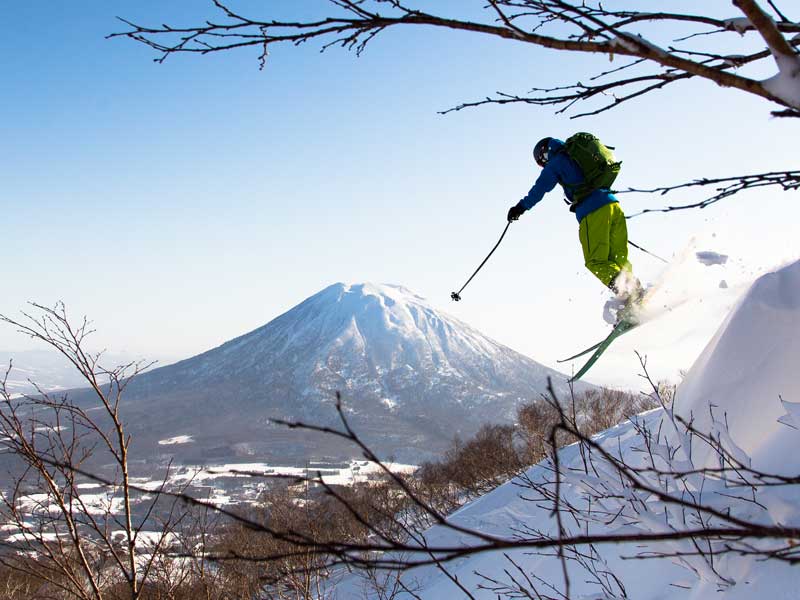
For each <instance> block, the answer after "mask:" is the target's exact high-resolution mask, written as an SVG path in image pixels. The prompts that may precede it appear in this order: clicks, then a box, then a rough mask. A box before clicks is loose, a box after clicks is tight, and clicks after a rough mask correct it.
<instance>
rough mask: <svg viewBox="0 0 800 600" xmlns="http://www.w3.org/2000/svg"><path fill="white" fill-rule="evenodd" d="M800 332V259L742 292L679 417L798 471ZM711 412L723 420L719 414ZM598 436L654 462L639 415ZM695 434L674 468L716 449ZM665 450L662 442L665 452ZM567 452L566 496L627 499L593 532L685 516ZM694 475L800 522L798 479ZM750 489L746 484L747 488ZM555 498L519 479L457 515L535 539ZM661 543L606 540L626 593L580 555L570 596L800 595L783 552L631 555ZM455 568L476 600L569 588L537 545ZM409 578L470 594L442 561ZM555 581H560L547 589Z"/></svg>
mask: <svg viewBox="0 0 800 600" xmlns="http://www.w3.org/2000/svg"><path fill="white" fill-rule="evenodd" d="M799 334H800V261H798V262H795V263H793V264H790V265H788V266H786V267H784V268H781V269H779V270H778V271H776V272H774V273H770V274H768V275H765V276H763V277H761V278H760V279H758V280H757V281H756V282H755V283H754V284H753V286H752V287H751V288H750V290H749V291H748V292H747V293H746V294H745V295H744V296H743V297H742V298H741V300H740V302H739V304H738V305H737V306H736V308H735V309H734V310H733V311H732V312H731V313H730V315H729V317H728V318H727V319H726V321H725V322H724V323H723V325H722V326H721V327H720V330H719V332H718V333H717V335H716V336H715V337H714V339H713V340H712V341H711V342H710V343H709V344H708V346H707V348H706V349H705V351H704V352H703V353H702V354H701V356H700V357H699V359H698V360H697V361H696V362H695V364H694V366H693V367H692V369H691V371H690V373H689V375H688V377H687V378H686V380H685V382H684V383H683V385H682V386H681V387H680V388H679V390H678V393H677V397H676V401H675V414H677V415H681V416H684V417H689V416H693V417H694V426H695V427H696V428H697V429H698V430H700V431H706V432H710V431H712V430H714V429H715V428H716V429H717V433H718V434H719V435H720V436H721V437H720V439H722V440H723V443H724V444H725V446H726V448H727V449H728V450H729V451H731V452H732V453H734V454H737V455H738V456H742V457H743V460H746V457H744V455H745V454H749V455H750V457H751V458H752V461H753V466H754V467H756V468H762V469H774V470H776V471H778V472H783V473H786V474H793V475H797V474H798V473H800V453H798V452H797V449H798V447H800V379H799V378H798V365H800V340H798V337H799ZM779 396H780V397H781V398H782V399H783V402H781V400H780V399H779ZM792 403H795V404H792ZM711 408H713V414H714V415H715V416H716V418H715V419H713V420H712V417H711V415H712V411H711V410H710V409H711ZM725 417H727V421H728V423H729V425H730V428H729V433H730V438H727V437H725V430H724V428H722V429H720V423H724V421H725ZM779 421H780V422H779ZM638 422H639V424H640V425H643V426H645V427H648V428H650V429H651V430H652V431H656V430H657V429H658V427H659V426H661V427H662V429H663V433H666V438H662V439H664V440H669V441H670V443H676V442H685V430H684V431H683V432H682V433H681V432H680V431H679V428H677V427H676V421H675V420H670V419H668V418H667V414H666V413H665V412H664V411H663V410H661V409H659V410H656V411H651V412H650V413H647V414H645V415H642V416H641V417H640V418H639V419H638ZM670 429H672V431H670ZM597 440H598V441H599V442H600V443H601V444H602V445H603V446H604V447H605V448H606V449H607V450H608V451H609V452H611V453H613V454H617V453H620V454H621V455H622V456H623V457H625V459H626V461H627V462H629V463H630V464H632V465H634V466H636V465H642V464H646V461H647V460H648V454H647V453H643V452H642V449H643V443H642V438H641V437H640V435H639V434H638V433H637V431H636V428H635V427H634V426H633V424H631V423H626V424H621V425H618V426H616V427H614V428H612V429H610V430H608V431H606V432H603V433H602V434H600V435H599V436H598V437H597ZM696 442H697V441H696V439H695V443H694V444H692V443H688V444H685V445H684V446H682V447H680V448H678V451H677V452H676V454H675V455H674V457H673V458H672V459H671V460H674V461H675V463H674V464H680V461H684V462H683V464H687V463H685V460H686V455H687V454H688V452H687V446H692V448H691V449H692V452H693V453H694V454H693V458H694V460H695V464H700V463H702V462H703V461H707V460H708V461H710V459H711V456H710V455H709V453H708V452H705V453H704V452H703V444H699V443H696ZM664 443H665V444H666V443H668V442H667V441H665V442H664ZM665 447H666V446H663V445H662V446H660V447H657V448H656V449H655V452H656V454H658V453H659V452H662V451H663V450H664V448H665ZM560 458H561V461H562V465H565V470H566V471H570V469H574V470H573V471H571V472H572V473H573V474H574V475H573V476H571V477H570V478H569V481H568V482H567V483H566V484H565V488H564V490H562V492H563V496H562V497H563V499H564V500H565V501H566V502H569V503H571V504H573V505H576V506H580V505H581V503H585V502H586V494H587V493H591V490H592V489H598V487H601V486H608V488H609V489H611V490H614V491H615V494H616V498H611V499H610V500H608V501H607V502H608V504H609V506H608V507H607V508H608V510H609V514H610V515H615V514H616V515H618V518H610V517H609V518H608V521H605V520H604V521H603V522H602V523H595V524H593V525H592V531H593V532H595V533H598V532H599V533H612V532H615V531H616V532H624V531H627V532H631V531H654V532H656V531H668V526H667V525H666V524H665V523H666V522H669V523H670V524H674V523H675V522H676V520H677V518H678V517H676V514H675V511H674V510H673V509H671V508H669V507H665V506H664V505H663V504H660V503H659V502H658V501H656V500H655V499H654V498H653V497H652V496H650V495H649V494H642V493H639V492H632V491H631V490H630V489H629V488H625V489H623V488H621V487H620V486H619V481H618V478H616V477H614V476H613V475H612V476H610V477H608V476H605V475H604V473H603V471H602V469H601V470H598V471H596V472H592V473H590V474H589V475H586V474H585V471H584V468H583V465H584V462H583V458H582V457H581V455H580V454H579V453H578V449H577V447H576V446H570V447H567V448H564V449H562V451H561V452H560ZM550 468H551V465H547V464H545V463H542V464H540V465H537V466H535V467H532V468H531V469H530V470H529V471H528V472H527V474H526V475H527V478H528V479H529V480H530V481H534V482H540V483H541V482H544V481H545V480H547V479H552V473H551V471H550ZM595 476H596V478H595ZM601 480H603V481H602V482H601ZM689 482H690V486H691V487H690V489H693V490H694V491H695V493H696V492H697V491H699V490H700V489H702V490H703V495H704V496H703V497H704V498H705V501H706V502H707V503H712V504H714V505H715V506H718V507H720V508H721V509H723V510H730V511H731V512H732V513H733V514H734V515H737V516H739V517H742V518H747V519H754V520H757V521H759V522H763V523H765V524H769V525H776V524H780V525H784V526H786V525H791V526H798V525H800V489H798V486H780V487H773V488H767V489H761V490H759V491H758V503H754V502H752V501H737V500H736V499H735V496H736V495H737V493H738V492H737V491H736V490H732V489H731V488H730V487H727V486H726V485H725V482H722V481H720V480H718V479H711V478H705V479H703V478H701V479H699V480H698V479H696V478H695V479H692V478H691V477H690V478H689ZM618 488H619V489H618ZM747 493H748V490H746V489H745V490H744V495H745V496H746V494H747ZM545 506H546V503H544V502H537V501H536V493H535V492H534V491H533V490H531V489H530V488H529V486H526V484H525V483H524V482H523V481H522V480H516V481H512V482H509V483H507V484H505V485H503V486H501V487H499V488H497V489H496V490H494V491H493V492H491V493H489V494H487V495H486V496H484V497H482V498H480V499H478V500H477V501H475V502H472V503H471V504H469V505H467V506H465V507H463V508H462V509H461V510H459V511H458V512H457V513H455V514H454V515H453V516H452V517H451V519H452V521H453V522H454V523H456V524H458V525H462V526H466V527H470V528H475V529H479V530H480V531H482V532H484V533H491V534H494V535H498V536H503V537H507V538H513V539H520V538H525V537H531V535H532V532H534V531H535V532H543V533H550V534H555V533H556V531H557V528H556V523H555V519H554V517H552V516H551V512H550V511H549V510H547V508H545ZM617 511H619V512H617ZM667 515H669V518H667ZM610 521H614V523H613V525H606V524H605V523H607V522H610ZM621 521H622V522H624V523H625V524H626V525H625V526H624V527H620V525H621ZM566 526H567V528H568V529H569V530H570V531H572V532H573V533H576V532H577V531H583V529H579V530H576V526H575V524H574V523H572V522H568V523H567V524H566ZM425 537H426V541H427V543H428V544H429V545H430V546H434V547H435V546H440V545H453V544H456V545H457V544H471V543H475V540H474V539H472V540H471V539H469V538H468V537H466V536H465V535H463V534H459V533H455V532H453V531H452V530H446V529H444V528H441V527H436V528H433V529H431V530H429V531H428V532H427V534H426V536H425ZM653 549H654V547H653V546H648V545H647V544H640V545H637V546H635V547H632V546H627V547H623V546H619V545H606V546H603V547H601V556H602V562H601V563H600V565H601V567H602V568H603V569H606V570H607V571H610V572H613V573H615V575H616V576H617V577H619V580H620V581H621V583H622V584H623V586H624V589H625V592H626V594H627V595H625V596H623V595H622V593H621V591H620V588H619V587H617V586H616V584H612V585H611V586H610V588H609V589H606V590H605V591H604V590H603V588H602V586H600V585H598V583H597V581H596V580H595V581H593V578H592V577H591V576H589V575H587V572H586V571H584V570H582V569H581V568H578V567H577V565H576V564H575V563H574V562H570V565H571V566H570V569H571V585H572V595H571V598H573V599H578V598H580V599H584V600H589V599H592V600H596V599H601V598H621V597H627V598H637V599H641V600H650V599H652V600H656V599H657V600H678V599H686V598H692V599H705V598H712V597H713V598H724V599H725V600H740V599H741V600H744V599H749V598H753V597H763V598H770V599H789V598H796V597H797V589H798V587H800V569H798V568H797V567H796V566H790V565H787V564H783V563H779V562H777V561H774V560H773V561H767V562H761V561H758V560H756V559H755V558H753V557H749V556H740V555H737V554H727V555H725V556H724V557H722V558H720V559H718V560H717V561H716V562H714V563H713V565H709V564H708V563H706V562H704V561H703V560H702V559H701V558H698V557H687V558H686V559H685V560H684V562H683V564H678V562H677V561H675V560H671V559H666V558H661V559H656V560H626V559H625V557H628V558H630V557H636V556H641V554H642V553H644V552H648V551H651V550H653ZM662 549H663V548H662ZM666 550H668V551H673V552H687V551H692V550H694V548H692V547H691V546H689V545H688V543H687V542H673V543H671V544H670V545H669V546H667V547H666ZM512 561H513V562H512ZM712 567H713V568H712ZM448 570H449V571H450V574H451V575H452V576H454V577H456V578H457V579H458V581H459V582H460V583H461V584H462V585H464V586H465V587H466V588H468V589H469V590H470V591H471V593H472V594H473V596H474V597H475V598H484V599H487V600H488V599H491V600H495V599H496V598H497V597H498V596H499V597H503V598H506V597H539V596H535V595H530V596H525V595H520V594H517V595H514V594H512V593H511V592H509V591H508V589H506V590H505V591H503V590H501V589H500V588H498V585H503V584H508V585H510V586H512V587H513V580H516V581H517V582H520V583H521V584H522V585H523V587H527V588H528V589H529V590H532V589H533V588H534V587H537V588H538V590H539V592H541V593H542V596H541V597H561V596H559V593H558V592H556V591H554V590H555V589H559V590H563V574H562V571H561V564H560V562H559V560H557V559H556V558H554V557H552V556H541V555H539V554H536V553H535V552H530V551H521V550H518V551H512V552H509V553H508V556H507V557H506V556H504V555H503V554H501V553H499V552H489V553H484V554H480V555H475V556H471V557H467V558H462V559H459V560H457V561H455V562H453V563H450V564H449V566H448ZM482 576H486V577H488V578H491V579H492V580H494V581H495V583H491V582H490V581H489V579H486V578H484V577H482ZM403 578H404V581H405V582H406V583H407V584H408V585H409V586H410V587H412V588H413V589H414V590H415V591H416V594H417V595H418V597H420V598H425V599H438V598H462V597H466V596H465V595H464V594H463V592H461V591H460V590H459V589H458V588H457V587H456V586H455V585H454V584H453V582H452V580H451V579H450V578H449V577H446V576H445V575H443V574H442V573H441V572H440V571H439V570H438V569H436V568H433V567H425V568H417V569H414V570H412V571H410V572H408V573H406V574H405V575H404V576H403ZM544 582H549V583H551V584H552V585H554V586H555V588H548V587H547V585H546V584H545V583H544ZM360 586H361V582H360V581H359V580H358V579H356V578H351V579H348V580H346V581H345V582H343V583H342V584H341V585H340V586H339V588H338V591H339V594H340V595H339V596H338V597H340V598H348V597H354V595H355V594H357V593H360ZM481 586H483V587H481ZM491 588H494V589H491ZM399 597H404V598H405V597H410V596H399Z"/></svg>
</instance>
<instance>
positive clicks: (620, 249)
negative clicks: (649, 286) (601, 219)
mask: <svg viewBox="0 0 800 600" xmlns="http://www.w3.org/2000/svg"><path fill="white" fill-rule="evenodd" d="M609 206H610V207H611V227H610V232H609V246H610V252H609V257H610V259H611V260H612V261H613V262H614V264H616V265H617V266H618V267H619V268H620V270H622V271H628V272H633V266H632V265H631V263H630V261H629V260H628V225H627V223H626V222H625V213H624V212H623V211H622V208H621V207H620V205H619V204H618V203H616V202H614V203H612V204H609Z"/></svg>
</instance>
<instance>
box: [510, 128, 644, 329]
mask: <svg viewBox="0 0 800 600" xmlns="http://www.w3.org/2000/svg"><path fill="white" fill-rule="evenodd" d="M577 135H578V136H581V135H585V136H588V138H592V139H593V140H594V141H596V142H598V143H599V140H597V139H596V138H594V136H590V135H589V134H577ZM576 137H577V136H576ZM533 157H534V159H535V160H536V163H537V164H538V165H539V166H540V167H542V171H541V173H540V174H539V177H538V178H537V179H536V182H535V183H534V184H533V187H532V188H531V190H530V191H529V192H528V194H527V195H526V196H525V197H524V198H523V199H522V200H520V201H519V202H518V203H517V204H515V205H514V206H512V207H511V208H510V209H509V211H508V220H509V221H516V220H517V219H519V217H520V216H522V214H523V213H524V212H525V211H527V210H530V209H531V208H533V207H534V206H535V205H536V204H537V203H538V202H539V201H540V200H541V199H542V198H543V197H544V195H545V194H546V193H547V192H549V191H551V190H552V189H553V188H554V187H555V186H556V184H557V183H558V184H561V186H562V187H563V189H564V194H565V196H566V201H567V202H568V204H569V205H570V211H572V212H574V213H575V217H576V218H577V219H578V223H579V225H578V237H579V239H580V242H581V247H582V248H583V259H584V263H585V265H586V268H587V269H589V271H591V272H592V273H593V274H594V275H595V277H597V278H598V279H599V280H600V281H602V282H603V285H605V286H606V287H608V288H609V289H610V290H611V291H612V292H614V294H615V295H616V296H617V298H618V299H619V300H620V301H621V303H622V304H623V308H622V309H621V310H619V311H618V312H617V320H619V319H621V318H623V317H625V316H626V315H629V314H630V311H631V309H632V308H633V306H634V305H635V303H637V302H638V301H639V300H640V299H641V297H642V294H643V290H642V286H641V284H640V283H639V280H638V279H636V277H634V276H633V269H632V266H631V263H630V262H629V261H628V229H627V226H626V224H625V214H624V213H623V212H622V209H621V208H620V206H619V202H618V200H617V198H616V196H614V194H612V193H611V191H610V190H609V189H608V188H607V187H600V188H598V189H581V187H582V186H583V187H584V188H585V177H584V174H583V172H582V170H581V167H580V166H579V165H578V163H577V162H576V161H575V160H573V159H572V158H571V157H570V156H569V155H568V154H567V151H566V146H565V143H564V142H562V141H561V140H558V139H555V138H550V137H546V138H543V139H541V140H539V142H538V143H537V144H536V146H535V147H534V149H533ZM616 165H617V166H616V168H617V171H618V170H619V163H616ZM614 176H616V173H615V174H614V175H613V176H612V180H613V177H614Z"/></svg>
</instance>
